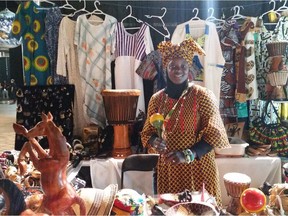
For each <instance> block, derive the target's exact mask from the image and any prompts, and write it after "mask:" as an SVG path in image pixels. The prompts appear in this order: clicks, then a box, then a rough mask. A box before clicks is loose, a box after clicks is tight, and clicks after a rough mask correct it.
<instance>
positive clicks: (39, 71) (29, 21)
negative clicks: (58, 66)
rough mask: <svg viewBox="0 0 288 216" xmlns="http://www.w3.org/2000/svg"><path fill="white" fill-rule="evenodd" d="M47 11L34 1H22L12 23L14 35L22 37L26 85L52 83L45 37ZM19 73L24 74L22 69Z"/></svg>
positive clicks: (18, 37)
mask: <svg viewBox="0 0 288 216" xmlns="http://www.w3.org/2000/svg"><path fill="white" fill-rule="evenodd" d="M46 12H47V10H41V7H40V6H38V5H37V4H36V3H34V2H33V1H26V2H22V3H20V4H19V6H18V9H17V12H16V15H15V19H14V20H13V23H12V30H11V33H12V35H13V36H14V37H15V38H17V39H18V40H20V38H21V37H22V46H23V61H24V62H23V65H24V84H25V85H50V84H52V77H51V72H50V63H49V56H48V52H47V46H46V42H45V37H44V34H45V24H44V21H45V17H46ZM19 73H21V74H19V76H23V74H22V71H21V72H20V71H19Z"/></svg>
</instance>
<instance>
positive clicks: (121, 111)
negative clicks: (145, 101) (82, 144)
mask: <svg viewBox="0 0 288 216" xmlns="http://www.w3.org/2000/svg"><path fill="white" fill-rule="evenodd" d="M140 92H141V91H140V90H137V89H105V90H103V91H102V96H103V101H104V107H105V112H106V118H107V121H108V124H110V125H112V126H113V129H114V140H113V150H112V156H113V157H115V158H126V157H127V156H128V155H130V154H131V153H132V152H131V145H130V139H129V125H130V124H132V123H134V121H135V117H136V109H137V103H138V98H139V96H140Z"/></svg>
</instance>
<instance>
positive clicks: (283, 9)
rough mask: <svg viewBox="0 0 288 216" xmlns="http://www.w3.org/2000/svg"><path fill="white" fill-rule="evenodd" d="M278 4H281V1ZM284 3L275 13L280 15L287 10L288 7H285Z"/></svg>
mask: <svg viewBox="0 0 288 216" xmlns="http://www.w3.org/2000/svg"><path fill="white" fill-rule="evenodd" d="M280 2H282V0H280ZM286 3H287V0H284V4H283V5H282V6H281V7H279V8H278V9H277V10H276V12H278V13H281V12H283V11H286V10H288V7H287V6H286Z"/></svg>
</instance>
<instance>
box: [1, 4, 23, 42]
mask: <svg viewBox="0 0 288 216" xmlns="http://www.w3.org/2000/svg"><path fill="white" fill-rule="evenodd" d="M14 18H15V13H14V12H12V11H10V10H9V9H8V8H5V9H4V10H2V11H0V44H1V47H7V48H12V47H16V46H18V45H19V43H18V41H17V40H16V39H15V38H13V37H11V35H10V34H9V33H10V31H11V26H12V22H13V20H14Z"/></svg>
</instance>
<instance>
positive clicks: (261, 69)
mask: <svg viewBox="0 0 288 216" xmlns="http://www.w3.org/2000/svg"><path fill="white" fill-rule="evenodd" d="M258 23H259V28H260V31H259V32H257V33H255V34H254V37H255V63H256V70H257V73H256V74H257V84H258V89H259V95H258V98H259V99H262V100H263V99H264V100H265V99H267V84H268V83H269V81H268V79H267V74H268V72H269V69H270V60H269V55H268V50H267V47H266V44H267V43H269V42H272V40H273V31H268V30H267V29H266V28H265V26H264V24H263V20H258Z"/></svg>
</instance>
